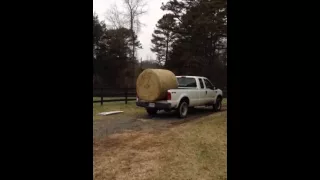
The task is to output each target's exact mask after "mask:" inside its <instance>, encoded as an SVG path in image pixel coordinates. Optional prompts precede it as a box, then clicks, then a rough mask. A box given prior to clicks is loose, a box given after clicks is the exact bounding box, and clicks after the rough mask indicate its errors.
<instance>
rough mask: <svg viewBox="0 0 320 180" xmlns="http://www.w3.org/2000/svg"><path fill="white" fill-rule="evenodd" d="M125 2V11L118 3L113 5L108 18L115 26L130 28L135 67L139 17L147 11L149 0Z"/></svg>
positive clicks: (127, 0) (139, 25)
mask: <svg viewBox="0 0 320 180" xmlns="http://www.w3.org/2000/svg"><path fill="white" fill-rule="evenodd" d="M123 4H124V8H125V11H124V12H121V11H119V10H118V9H117V8H116V5H113V7H111V9H110V10H109V13H110V14H109V15H108V16H107V17H108V18H107V20H108V21H109V23H111V24H112V25H114V26H115V27H117V26H121V27H122V26H124V27H127V28H128V29H130V31H131V41H132V43H131V46H132V52H131V63H132V66H133V67H132V69H135V64H136V61H137V60H136V58H135V53H136V52H135V50H136V47H137V46H136V45H135V43H133V42H135V41H137V36H136V34H137V33H138V32H139V30H140V28H141V25H142V23H141V22H140V19H139V18H140V17H141V16H142V15H143V14H145V13H146V12H147V11H146V10H145V7H146V5H147V2H145V0H123ZM134 76H135V75H133V76H132V78H133V80H134Z"/></svg>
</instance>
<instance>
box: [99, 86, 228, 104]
mask: <svg viewBox="0 0 320 180" xmlns="http://www.w3.org/2000/svg"><path fill="white" fill-rule="evenodd" d="M93 97H99V98H100V100H93V103H100V104H101V105H103V103H104V102H116V101H124V102H125V104H128V101H135V100H136V89H135V88H110V87H94V88H93ZM104 97H115V99H104ZM223 97H224V98H227V90H223Z"/></svg>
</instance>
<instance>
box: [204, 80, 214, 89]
mask: <svg viewBox="0 0 320 180" xmlns="http://www.w3.org/2000/svg"><path fill="white" fill-rule="evenodd" d="M204 83H205V84H206V87H207V89H213V85H212V84H211V83H210V81H208V79H204Z"/></svg>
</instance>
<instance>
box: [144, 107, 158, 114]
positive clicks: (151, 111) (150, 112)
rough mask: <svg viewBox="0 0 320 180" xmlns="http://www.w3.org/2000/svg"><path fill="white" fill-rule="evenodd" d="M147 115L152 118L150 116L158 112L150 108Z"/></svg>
mask: <svg viewBox="0 0 320 180" xmlns="http://www.w3.org/2000/svg"><path fill="white" fill-rule="evenodd" d="M146 110H147V113H148V114H149V115H150V116H152V115H156V114H157V112H158V110H157V109H151V108H147V109H146Z"/></svg>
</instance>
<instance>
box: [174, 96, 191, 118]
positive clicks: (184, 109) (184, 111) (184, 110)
mask: <svg viewBox="0 0 320 180" xmlns="http://www.w3.org/2000/svg"><path fill="white" fill-rule="evenodd" d="M188 106H189V104H188V102H187V101H186V100H182V101H181V102H180V104H179V106H178V109H177V112H178V116H179V118H185V117H187V115H188V109H189V108H188Z"/></svg>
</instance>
